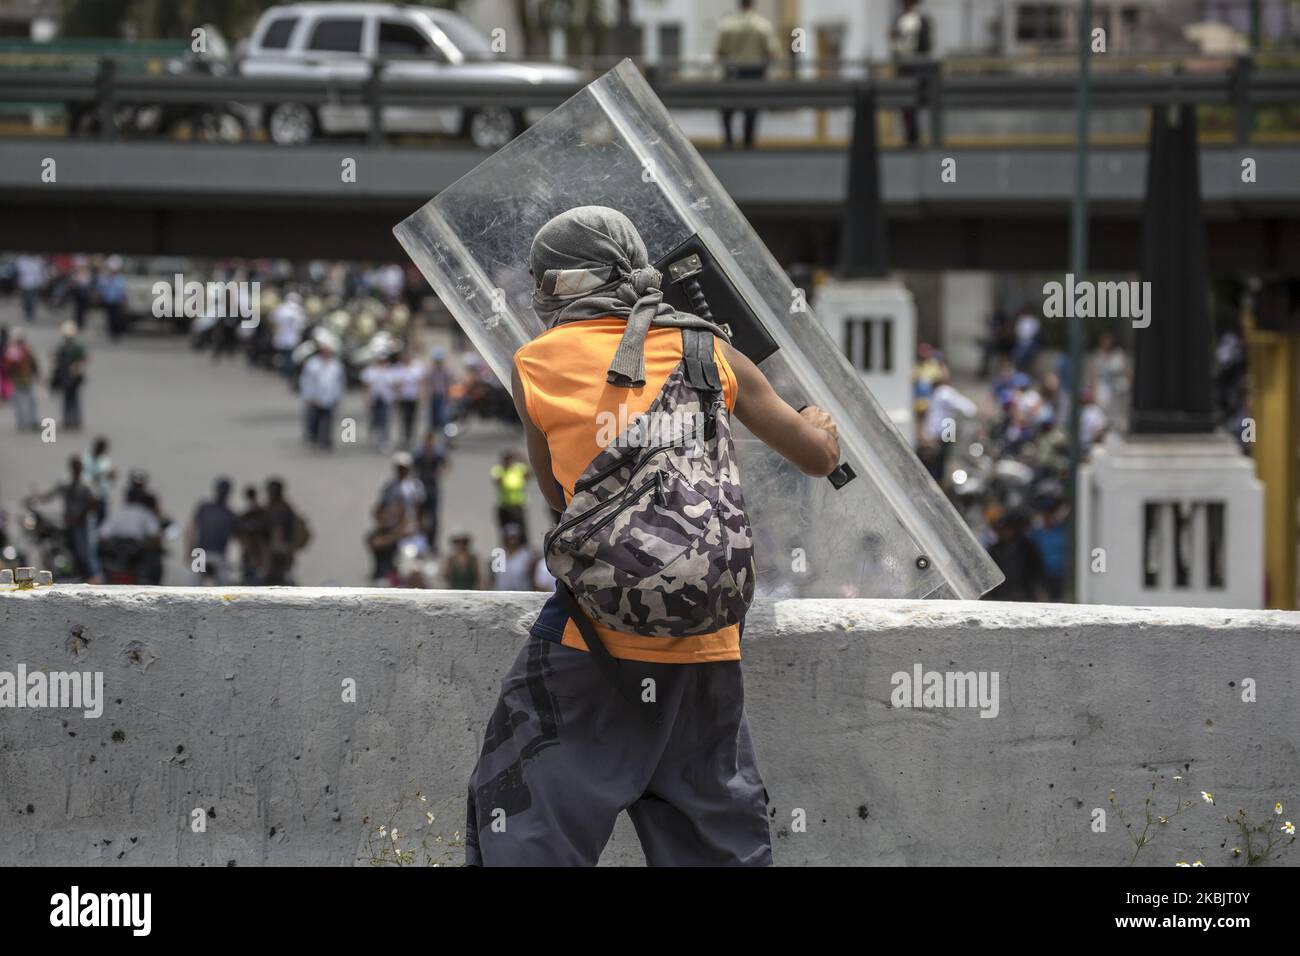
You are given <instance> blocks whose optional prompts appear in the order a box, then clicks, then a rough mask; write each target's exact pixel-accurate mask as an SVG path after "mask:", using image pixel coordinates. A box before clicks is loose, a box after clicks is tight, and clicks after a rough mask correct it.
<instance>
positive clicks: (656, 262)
mask: <svg viewBox="0 0 1300 956" xmlns="http://www.w3.org/2000/svg"><path fill="white" fill-rule="evenodd" d="M394 232H395V233H396V235H397V237H398V239H399V240H400V241H401V243H402V245H403V247H404V248H405V249H406V250H407V252H408V253H409V254H410V255H411V257H412V259H413V260H414V261H415V262H416V264H417V265H418V266H419V267H420V270H421V272H422V273H423V274H424V276H425V277H426V278H427V279H428V280H429V282H430V284H431V285H432V286H433V288H434V290H435V291H436V292H437V294H438V296H439V298H440V299H441V300H442V301H443V302H444V303H445V304H446V306H447V308H448V309H449V310H451V312H452V314H453V315H454V316H455V317H456V321H457V322H458V323H459V325H460V327H461V328H462V329H463V330H464V331H465V333H466V334H467V335H468V336H469V338H470V339H471V340H472V341H473V343H474V345H475V347H476V348H477V349H478V350H479V352H480V354H482V356H483V358H484V359H485V361H486V362H487V364H488V365H489V366H490V367H491V368H492V370H493V371H494V373H495V374H496V375H497V377H498V379H500V380H501V381H502V382H510V383H511V391H512V393H513V396H514V400H515V403H516V407H517V408H518V410H519V415H520V417H521V418H522V419H523V420H524V422H525V423H526V427H528V430H529V442H528V450H529V456H530V459H531V460H532V464H533V470H534V473H535V474H537V475H538V476H539V479H540V481H541V484H542V490H543V492H544V493H545V494H546V495H547V496H548V499H549V500H550V502H551V504H552V505H553V506H555V507H557V508H562V509H563V510H564V511H565V512H566V514H565V516H564V518H563V520H561V522H560V524H559V525H557V526H556V528H555V529H553V530H552V532H551V533H550V534H549V535H548V536H547V541H546V545H547V548H546V551H547V565H548V569H549V570H550V571H551V573H552V574H553V575H554V576H555V578H556V579H557V593H556V596H555V597H553V598H552V599H551V600H550V601H548V602H547V604H546V605H545V608H544V610H543V611H542V614H541V615H540V617H539V618H538V620H537V621H536V622H535V623H534V624H533V626H532V628H531V633H530V637H529V640H528V644H527V646H526V647H525V649H524V651H523V652H522V653H521V654H520V655H519V658H518V659H517V660H516V662H515V665H514V666H513V668H512V669H511V672H510V674H509V675H508V676H507V678H506V680H505V681H504V682H503V685H502V693H501V697H500V700H499V703H498V705H497V708H496V712H495V713H494V714H493V716H492V719H491V722H490V724H489V726H488V728H487V732H486V735H485V738H484V741H483V747H482V751H481V756H480V759H479V763H478V767H477V769H476V770H475V773H474V776H473V781H472V784H471V792H470V808H469V817H470V820H469V833H468V838H467V853H466V856H467V860H468V861H469V862H471V863H480V862H481V863H488V864H491V863H495V862H516V863H531V862H537V863H559V862H567V863H593V862H595V860H596V859H597V858H598V856H599V854H600V850H601V848H602V847H603V846H604V844H605V841H606V840H607V839H608V837H609V833H610V828H612V826H613V821H614V819H615V817H616V816H617V813H618V812H619V810H621V809H624V808H626V809H628V811H629V813H630V814H631V816H632V818H633V821H634V823H635V824H636V826H637V829H638V831H639V833H640V835H641V842H642V846H643V847H644V848H645V851H646V855H647V859H649V860H650V862H651V863H695V864H757V865H763V864H765V863H767V862H769V859H770V843H769V838H768V831H767V815H766V807H765V804H766V791H765V790H764V789H763V785H762V780H761V778H760V776H759V773H758V768H757V765H756V763H755V760H754V754H753V747H752V745H751V743H750V738H749V728H748V724H747V723H746V721H745V714H744V698H743V690H742V685H741V677H740V665H739V657H740V654H739V645H740V627H741V623H742V621H743V620H744V616H745V612H746V610H747V609H748V607H749V604H750V601H751V600H752V599H753V598H754V597H755V595H757V596H760V597H763V598H766V599H768V600H774V599H780V598H784V597H821V598H826V597H877V598H911V599H919V598H941V597H955V598H968V599H969V598H975V597H978V596H979V595H980V594H982V593H984V592H985V591H987V590H989V589H990V588H992V587H994V586H995V585H996V584H997V583H998V582H999V581H1000V580H1001V575H1000V574H999V572H998V570H997V568H996V566H994V565H993V564H992V562H991V561H990V560H989V558H988V556H987V554H986V553H985V552H984V549H983V548H982V547H981V546H980V544H979V542H978V541H976V540H975V538H974V536H973V535H972V534H971V532H970V530H969V529H968V528H967V527H966V525H965V523H964V522H963V521H962V520H961V517H960V516H959V515H958V514H957V513H956V511H955V510H954V509H953V508H952V506H951V504H950V503H949V502H948V500H947V498H946V497H945V496H944V494H943V492H942V490H941V489H940V488H939V487H938V486H937V485H935V483H934V482H933V481H932V480H931V479H930V477H929V476H928V475H927V474H926V472H925V469H924V468H923V466H922V465H921V463H920V462H919V461H918V460H917V458H916V454H915V453H914V451H913V450H912V448H911V447H910V445H909V443H908V442H907V440H906V439H905V438H904V437H903V436H902V435H900V434H899V433H898V430H897V429H896V428H895V426H894V425H893V423H892V422H891V421H890V418H889V416H888V414H887V413H886V412H885V410H884V409H883V408H882V407H881V406H880V403H879V402H878V401H876V399H875V397H874V396H872V395H871V394H870V392H869V391H868V390H867V388H866V387H865V385H864V384H863V382H862V378H861V376H860V375H859V374H858V373H857V371H856V370H855V369H854V368H853V367H852V366H851V365H849V363H848V362H847V361H846V359H845V357H844V355H843V354H842V352H841V350H840V348H839V346H838V344H837V343H836V342H834V341H833V340H832V339H831V337H830V336H829V335H828V334H827V332H826V330H825V329H824V328H823V327H822V325H821V323H820V322H819V321H818V320H817V318H816V316H815V315H813V314H812V311H811V309H810V308H809V307H808V305H807V301H806V297H805V295H804V294H803V293H804V290H800V289H796V288H794V287H793V285H792V284H791V282H790V278H789V276H787V275H786V273H785V272H784V270H782V269H781V267H780V265H779V264H778V263H777V262H776V260H775V259H774V258H773V257H772V255H771V253H770V252H769V251H768V250H767V249H766V247H764V246H763V244H762V242H761V240H759V238H758V236H757V235H756V234H755V233H754V231H753V229H752V227H751V226H750V225H749V223H748V222H746V220H745V218H744V216H743V215H741V213H740V211H739V209H738V208H737V207H736V204H735V203H734V201H733V200H732V199H731V197H730V196H728V195H727V193H726V191H725V190H724V189H723V188H722V186H721V184H720V183H719V182H718V181H717V178H716V177H715V176H714V175H713V173H712V172H711V171H710V170H709V168H708V166H707V164H706V163H705V162H704V161H703V159H702V158H701V157H700V155H699V153H698V152H697V151H696V150H695V149H694V147H693V146H692V145H691V144H690V141H689V140H688V139H687V138H686V136H685V135H684V134H683V133H682V131H681V130H680V128H678V127H677V125H676V123H674V122H673V119H672V117H671V116H669V114H668V111H667V110H666V109H665V108H664V106H663V104H662V102H660V101H659V100H658V98H657V97H656V96H655V94H654V91H653V90H652V89H651V88H650V87H649V85H648V84H647V83H646V82H645V80H644V78H643V77H641V76H640V74H639V73H638V72H637V71H636V68H635V67H634V66H633V65H632V64H631V63H630V62H624V63H622V64H620V65H619V66H617V67H616V68H614V69H613V70H611V71H610V72H608V73H606V74H605V75H604V76H602V77H600V78H599V79H597V80H595V81H593V82H592V83H591V84H589V85H588V86H586V87H584V88H583V89H582V90H581V91H579V92H578V93H577V94H575V95H574V96H572V97H571V98H570V99H569V100H567V101H566V102H565V103H564V105H563V106H561V107H559V108H558V109H556V110H555V111H554V112H552V113H551V114H550V115H549V116H547V117H546V118H545V119H543V120H541V121H540V122H538V123H536V124H534V125H533V126H532V127H530V128H529V129H528V130H526V131H525V132H524V133H522V134H521V135H520V136H518V137H517V138H516V139H515V140H513V141H512V142H511V143H509V144H508V145H507V146H505V147H504V148H502V149H501V150H499V151H498V152H497V153H495V154H494V155H493V156H492V157H490V158H488V159H486V160H484V161H483V162H482V163H481V164H479V166H477V167H476V168H475V169H474V170H472V171H471V172H470V173H468V174H466V175H465V176H463V177H461V178H460V179H459V180H457V181H456V182H455V183H453V184H452V185H451V186H449V187H447V188H446V189H444V190H442V191H441V192H440V193H439V194H438V195H437V196H436V197H435V198H434V199H432V200H430V201H429V202H428V203H426V204H425V205H424V206H423V207H422V208H421V209H419V210H418V211H417V212H415V213H414V214H412V215H411V216H409V217H408V218H407V219H406V220H404V221H403V222H402V223H400V224H399V225H398V226H397V227H396V229H395V230H394ZM795 409H801V411H799V412H796V411H795ZM818 409H825V412H820V411H818ZM832 418H833V419H834V425H832V424H831V419H832ZM837 455H838V456H839V462H838V464H836V463H835V462H834V461H832V459H833V458H835V457H836V456H837ZM823 474H824V475H826V476H827V479H822V480H810V479H809V477H808V476H809V475H823ZM742 476H743V492H742V488H741V477H742ZM552 479H553V482H554V484H556V485H557V486H558V487H550V484H551V483H552ZM584 648H587V649H588V651H584V650H583V649H584ZM556 780H560V781H562V787H563V792H560V791H559V790H557V788H556V784H555V781H556Z"/></svg>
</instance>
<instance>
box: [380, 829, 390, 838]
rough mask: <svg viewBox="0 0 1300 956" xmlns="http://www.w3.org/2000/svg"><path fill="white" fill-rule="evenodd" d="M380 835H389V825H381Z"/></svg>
mask: <svg viewBox="0 0 1300 956" xmlns="http://www.w3.org/2000/svg"><path fill="white" fill-rule="evenodd" d="M379 835H380V836H381V837H383V836H388V827H380V828H379Z"/></svg>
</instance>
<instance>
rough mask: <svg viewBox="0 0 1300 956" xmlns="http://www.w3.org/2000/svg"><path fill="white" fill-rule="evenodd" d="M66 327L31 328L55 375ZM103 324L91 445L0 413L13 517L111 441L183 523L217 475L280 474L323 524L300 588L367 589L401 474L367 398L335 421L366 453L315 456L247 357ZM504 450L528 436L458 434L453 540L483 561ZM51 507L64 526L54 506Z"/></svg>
mask: <svg viewBox="0 0 1300 956" xmlns="http://www.w3.org/2000/svg"><path fill="white" fill-rule="evenodd" d="M63 318H64V315H63V314H62V313H55V312H51V311H50V310H48V309H44V308H43V309H42V311H41V313H40V315H39V317H38V320H37V322H36V324H35V325H34V326H29V327H28V328H29V336H30V339H31V341H32V343H33V344H34V346H35V347H36V349H37V351H38V354H39V356H40V358H41V360H42V362H43V363H44V366H45V368H44V369H43V371H45V372H47V373H48V369H49V366H50V359H49V356H50V354H51V353H52V351H53V348H54V346H55V344H56V342H57V340H58V331H57V329H58V324H59V322H60V321H61V320H62V319H63ZM21 323H22V319H21V317H20V316H19V313H18V308H17V302H16V300H13V299H8V300H2V301H0V324H7V325H10V326H15V325H18V324H21ZM102 323H103V320H102V317H101V315H100V314H99V313H97V312H93V313H91V317H90V320H89V323H88V331H87V334H86V339H85V341H86V343H87V345H88V346H89V348H90V353H91V363H90V367H89V369H88V373H87V384H86V387H85V389H84V392H83V394H84V405H85V419H86V421H85V428H84V429H83V431H82V432H81V433H80V434H76V433H67V432H56V440H55V441H54V442H52V443H48V444H47V443H43V442H42V441H41V440H40V437H39V436H37V435H33V434H30V433H24V434H19V433H18V431H17V429H16V428H15V421H14V415H13V411H12V410H11V409H10V408H9V407H8V406H7V405H6V406H0V504H2V505H3V506H4V507H5V508H6V509H9V510H10V511H11V512H12V511H13V510H15V509H16V508H17V507H18V504H19V502H20V500H21V498H22V497H23V496H24V495H25V494H27V493H28V492H29V491H30V490H32V489H33V488H42V489H44V488H48V487H50V486H51V485H52V484H53V483H54V482H55V481H57V480H59V479H60V478H61V477H62V476H63V474H64V473H65V472H66V461H67V459H68V457H69V456H70V455H72V454H80V453H81V452H82V451H84V450H85V448H86V447H87V446H88V445H89V443H90V442H91V440H92V439H93V437H94V436H96V435H101V434H102V435H105V436H107V437H108V438H109V440H110V442H111V443H112V449H111V457H112V459H113V462H114V464H115V465H116V467H117V469H118V473H119V475H122V476H124V475H125V472H126V471H127V470H128V469H131V468H144V469H146V470H147V471H148V472H149V474H150V476H151V479H152V484H153V486H154V487H155V489H156V490H157V492H158V494H159V497H160V499H161V501H162V504H163V506H164V510H165V511H166V512H167V513H168V514H169V515H170V516H171V517H172V518H174V519H176V521H177V523H178V524H181V525H183V524H184V522H185V521H187V520H188V518H189V516H190V514H191V513H192V511H193V509H194V506H195V504H196V503H197V502H198V501H199V500H200V499H202V498H204V497H206V496H207V495H209V494H210V488H211V485H212V482H213V480H214V478H216V476H218V475H227V476H229V477H230V478H232V479H233V480H234V481H235V482H236V483H237V488H242V486H243V485H244V484H246V483H249V482H255V483H258V484H262V483H263V482H264V481H265V479H266V478H267V477H268V476H271V475H278V476H281V477H283V478H284V479H285V481H286V484H287V488H288V497H289V499H290V501H291V502H292V503H293V504H294V505H295V506H297V507H298V508H299V509H300V510H302V511H303V513H304V514H305V515H306V516H307V518H308V520H309V522H310V524H311V526H312V541H311V543H310V544H309V545H308V547H307V549H306V551H304V552H303V553H302V554H301V555H300V557H299V561H298V565H297V567H296V571H295V576H296V578H297V583H299V584H302V585H357V584H364V583H366V581H367V576H368V574H369V567H370V561H369V552H368V551H367V550H366V548H365V546H364V544H363V543H362V537H363V535H364V534H365V532H366V531H367V530H368V528H369V520H370V509H371V506H372V504H373V502H374V499H375V496H376V495H377V493H378V491H379V487H380V485H381V484H382V483H383V481H385V480H386V478H387V477H388V476H389V474H390V472H391V466H390V465H389V462H388V456H387V455H384V454H381V453H379V452H377V451H373V450H370V449H369V448H367V447H365V445H364V434H365V432H364V422H365V417H364V415H363V395H362V394H361V393H360V392H353V393H351V394H350V395H349V396H348V398H347V399H346V401H345V402H344V408H343V410H342V411H341V412H340V413H339V415H338V416H337V417H339V418H341V417H343V416H344V415H350V416H352V417H354V418H355V419H356V420H357V422H358V424H359V428H358V432H359V442H358V444H356V445H336V447H335V450H334V451H333V452H332V453H328V452H317V451H313V450H311V449H309V448H308V447H306V446H305V445H304V444H303V443H302V442H301V440H300V433H301V426H300V416H299V404H298V400H297V398H296V397H295V396H294V395H292V394H291V393H290V392H289V390H288V388H287V386H286V385H285V384H284V382H283V380H281V379H279V378H277V377H275V376H273V375H272V374H271V373H269V372H267V371H265V370H263V369H253V368H249V367H248V366H247V365H246V364H245V363H244V361H243V359H242V358H241V359H238V360H235V361H226V362H223V363H222V364H219V365H217V364H214V363H213V362H212V360H211V358H210V357H209V356H208V354H207V353H201V352H196V351H194V350H192V349H191V348H189V346H188V344H187V341H186V339H185V338H184V337H183V336H179V335H174V334H168V333H164V332H161V331H155V330H150V329H141V330H140V331H138V332H135V333H132V334H131V335H130V336H128V337H126V338H124V339H123V340H122V341H121V342H120V343H119V344H117V345H113V344H111V343H109V341H108V340H107V336H106V335H105V333H104V331H103V327H102ZM38 401H39V403H40V408H39V412H40V415H41V417H42V418H44V417H45V416H46V415H52V416H53V417H55V418H56V419H57V418H58V405H57V402H56V400H55V399H54V398H53V397H52V396H51V395H50V393H49V391H48V389H44V388H42V389H41V390H40V391H39V392H38ZM507 447H518V448H522V434H521V433H519V432H517V431H515V430H512V429H509V428H506V427H504V426H496V425H484V424H480V423H477V422H475V423H473V424H471V426H470V427H469V428H468V429H466V431H465V432H463V433H462V434H461V435H460V436H458V437H457V439H456V443H455V445H454V447H453V448H452V451H451V467H450V469H449V470H448V472H447V474H446V477H445V479H444V481H443V490H442V501H443V505H442V516H443V518H442V527H443V540H444V542H445V540H446V534H447V533H449V532H450V531H452V530H455V529H464V530H466V531H468V532H470V533H471V534H472V535H473V536H474V543H475V546H476V548H477V549H478V551H479V553H480V555H482V556H483V557H487V552H488V550H490V548H491V547H492V546H494V545H496V544H497V540H496V524H495V517H494V496H493V490H492V486H491V482H490V480H489V478H488V469H489V468H490V467H491V465H492V464H493V463H494V462H495V461H496V460H497V458H498V457H499V455H500V453H501V451H502V450H503V449H505V448H507ZM119 489H120V484H119ZM118 497H119V495H118V494H115V495H114V500H117V498H118ZM530 497H531V499H532V500H531V502H530V506H531V509H532V513H531V515H530V522H529V524H530V529H531V530H533V533H534V537H535V538H536V539H537V540H535V541H534V542H533V543H534V545H535V546H537V545H540V534H539V532H540V529H542V528H544V527H545V526H546V524H545V522H546V514H547V512H546V511H545V508H544V506H543V505H542V503H541V495H540V494H539V493H538V492H537V489H536V488H532V489H531V490H530ZM51 507H52V508H53V509H54V514H56V515H57V511H58V508H57V505H56V504H55V503H53V502H51ZM170 550H171V553H170V555H169V556H168V564H167V573H166V576H165V579H164V583H165V584H188V583H190V575H189V561H188V557H187V555H185V554H182V547H181V545H180V544H179V543H177V544H173V545H172V547H171V549H170Z"/></svg>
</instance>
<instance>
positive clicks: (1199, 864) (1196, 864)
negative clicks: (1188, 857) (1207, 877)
mask: <svg viewBox="0 0 1300 956" xmlns="http://www.w3.org/2000/svg"><path fill="white" fill-rule="evenodd" d="M1192 866H1205V864H1204V863H1202V862H1201V861H1200V860H1197V861H1196V862H1195V863H1193V864H1192Z"/></svg>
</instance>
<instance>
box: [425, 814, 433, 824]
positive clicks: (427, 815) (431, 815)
mask: <svg viewBox="0 0 1300 956" xmlns="http://www.w3.org/2000/svg"><path fill="white" fill-rule="evenodd" d="M424 819H426V820H428V821H429V822H430V823H432V822H433V814H432V813H425V815H424Z"/></svg>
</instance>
